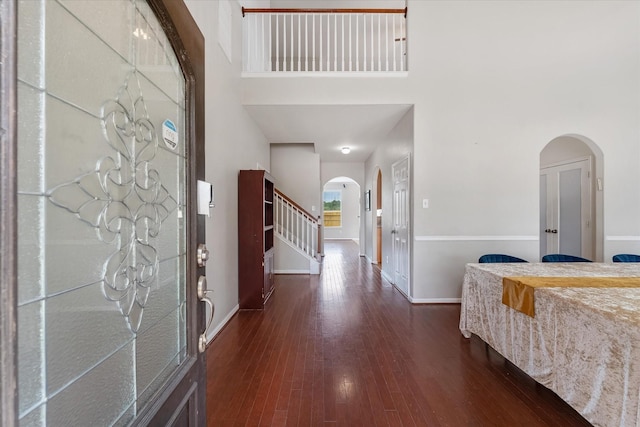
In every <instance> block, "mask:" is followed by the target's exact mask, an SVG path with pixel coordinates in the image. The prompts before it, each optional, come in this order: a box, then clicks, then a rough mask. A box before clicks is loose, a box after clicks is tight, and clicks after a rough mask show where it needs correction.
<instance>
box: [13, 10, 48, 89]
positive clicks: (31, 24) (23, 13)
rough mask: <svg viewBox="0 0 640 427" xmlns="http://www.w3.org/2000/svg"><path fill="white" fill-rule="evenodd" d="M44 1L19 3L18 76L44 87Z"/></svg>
mask: <svg viewBox="0 0 640 427" xmlns="http://www.w3.org/2000/svg"><path fill="white" fill-rule="evenodd" d="M44 3H45V0H20V2H19V3H18V10H19V11H20V13H18V78H19V79H20V80H22V81H24V82H27V83H29V84H30V85H33V86H35V87H37V88H43V87H44V72H43V68H44V25H43V24H44Z"/></svg>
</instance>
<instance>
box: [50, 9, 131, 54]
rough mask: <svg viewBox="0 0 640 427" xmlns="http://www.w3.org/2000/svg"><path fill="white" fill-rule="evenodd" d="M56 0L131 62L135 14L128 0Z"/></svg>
mask: <svg viewBox="0 0 640 427" xmlns="http://www.w3.org/2000/svg"><path fill="white" fill-rule="evenodd" d="M58 1H59V2H60V3H61V4H62V5H63V6H64V7H65V8H66V9H67V10H68V11H69V12H71V13H72V14H73V15H74V16H76V18H78V20H79V21H82V23H83V24H84V25H86V26H87V27H89V28H90V29H91V31H93V32H94V33H96V35H97V36H98V37H100V38H101V39H102V40H103V41H104V42H105V43H106V44H107V45H109V46H110V47H111V48H112V49H113V50H115V51H116V52H118V54H119V55H120V56H122V57H123V58H124V59H126V60H127V61H129V62H132V60H133V46H132V45H131V34H132V33H133V31H134V30H135V26H134V17H135V14H134V6H133V3H132V2H131V0H100V1H78V0H58Z"/></svg>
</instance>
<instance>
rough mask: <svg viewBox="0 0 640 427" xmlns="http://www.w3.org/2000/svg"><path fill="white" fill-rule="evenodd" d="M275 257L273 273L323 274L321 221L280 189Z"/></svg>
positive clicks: (277, 200)
mask: <svg viewBox="0 0 640 427" xmlns="http://www.w3.org/2000/svg"><path fill="white" fill-rule="evenodd" d="M274 215H275V219H274V227H275V237H276V242H275V248H276V261H275V269H274V273H279V274H320V265H321V263H322V257H321V254H320V251H319V247H320V229H321V225H320V224H319V222H318V218H315V217H314V216H313V215H311V214H310V213H309V212H307V211H306V210H304V209H303V208H302V207H301V206H300V205H298V204H297V203H295V202H294V201H293V200H291V199H290V198H289V197H287V196H286V195H284V194H283V193H282V192H280V191H279V190H278V189H276V190H275V197H274Z"/></svg>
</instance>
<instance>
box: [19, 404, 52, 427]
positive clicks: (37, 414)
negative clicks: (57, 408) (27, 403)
mask: <svg viewBox="0 0 640 427" xmlns="http://www.w3.org/2000/svg"><path fill="white" fill-rule="evenodd" d="M46 408H47V407H46V405H41V406H38V407H37V408H34V409H32V410H31V412H29V413H28V414H27V415H25V416H24V417H22V418H20V424H19V426H20V427H31V426H43V425H45V424H46V422H45V421H46V417H47V413H46Z"/></svg>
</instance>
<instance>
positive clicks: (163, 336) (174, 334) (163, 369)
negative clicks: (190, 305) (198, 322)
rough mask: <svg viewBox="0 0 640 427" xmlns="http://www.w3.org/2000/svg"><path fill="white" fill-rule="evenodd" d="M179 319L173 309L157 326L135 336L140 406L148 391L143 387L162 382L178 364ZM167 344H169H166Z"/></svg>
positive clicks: (178, 314)
mask: <svg viewBox="0 0 640 427" xmlns="http://www.w3.org/2000/svg"><path fill="white" fill-rule="evenodd" d="M179 318H180V313H179V310H178V309H175V310H173V312H171V313H170V314H169V315H168V316H166V317H165V318H164V319H162V321H161V322H159V323H158V324H157V325H155V326H154V327H152V328H150V329H148V330H147V331H145V332H144V333H142V334H140V335H139V336H138V339H137V348H136V373H137V380H138V393H139V396H143V395H144V396H143V400H142V401H141V400H139V403H140V404H141V405H142V404H144V403H146V401H145V400H146V399H144V397H145V396H147V397H148V393H145V391H146V390H147V388H148V387H149V386H150V385H151V384H152V383H154V382H162V381H164V380H165V379H166V377H167V375H168V374H169V373H171V372H173V369H175V368H176V367H177V366H178V365H179V362H180V360H179V358H178V354H179V352H180V347H179V342H178V333H179V330H178V325H179V321H178V320H179ZM168 343H172V344H173V345H167V344H168Z"/></svg>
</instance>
